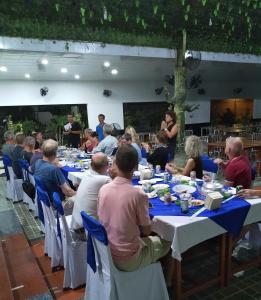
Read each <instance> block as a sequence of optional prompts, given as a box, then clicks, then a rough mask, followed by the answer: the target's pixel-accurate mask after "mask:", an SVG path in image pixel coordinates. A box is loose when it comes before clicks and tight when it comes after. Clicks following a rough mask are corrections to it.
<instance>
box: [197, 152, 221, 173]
mask: <svg viewBox="0 0 261 300" xmlns="http://www.w3.org/2000/svg"><path fill="white" fill-rule="evenodd" d="M201 159H202V163H203V170H204V171H207V172H211V173H215V174H216V173H217V171H218V165H217V164H215V163H214V162H213V160H212V159H210V158H209V157H208V156H202V157H201Z"/></svg>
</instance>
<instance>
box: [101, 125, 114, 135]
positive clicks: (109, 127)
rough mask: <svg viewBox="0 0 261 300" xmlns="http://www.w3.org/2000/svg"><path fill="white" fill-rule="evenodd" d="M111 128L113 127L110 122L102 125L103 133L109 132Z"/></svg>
mask: <svg viewBox="0 0 261 300" xmlns="http://www.w3.org/2000/svg"><path fill="white" fill-rule="evenodd" d="M112 130H113V128H112V126H111V125H110V124H104V125H103V132H104V133H107V134H111V133H112Z"/></svg>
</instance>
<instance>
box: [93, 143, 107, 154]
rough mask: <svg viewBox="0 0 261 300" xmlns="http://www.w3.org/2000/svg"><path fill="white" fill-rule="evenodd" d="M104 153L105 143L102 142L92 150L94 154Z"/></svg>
mask: <svg viewBox="0 0 261 300" xmlns="http://www.w3.org/2000/svg"><path fill="white" fill-rule="evenodd" d="M98 152H104V141H103V140H102V141H101V142H100V143H99V144H98V146H97V147H95V148H94V149H93V150H92V153H98Z"/></svg>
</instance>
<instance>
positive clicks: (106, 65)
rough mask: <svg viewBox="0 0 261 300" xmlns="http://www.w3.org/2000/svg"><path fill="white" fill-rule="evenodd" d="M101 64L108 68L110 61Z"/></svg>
mask: <svg viewBox="0 0 261 300" xmlns="http://www.w3.org/2000/svg"><path fill="white" fill-rule="evenodd" d="M103 65H104V67H105V68H109V67H110V66H111V63H110V62H109V61H105V62H104V63H103Z"/></svg>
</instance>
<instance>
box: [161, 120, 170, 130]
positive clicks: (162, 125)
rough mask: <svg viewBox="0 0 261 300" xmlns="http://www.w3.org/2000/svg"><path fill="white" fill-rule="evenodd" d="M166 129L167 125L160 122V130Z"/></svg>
mask: <svg viewBox="0 0 261 300" xmlns="http://www.w3.org/2000/svg"><path fill="white" fill-rule="evenodd" d="M167 127H168V125H167V123H166V122H165V121H162V122H161V129H165V128H167Z"/></svg>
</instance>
